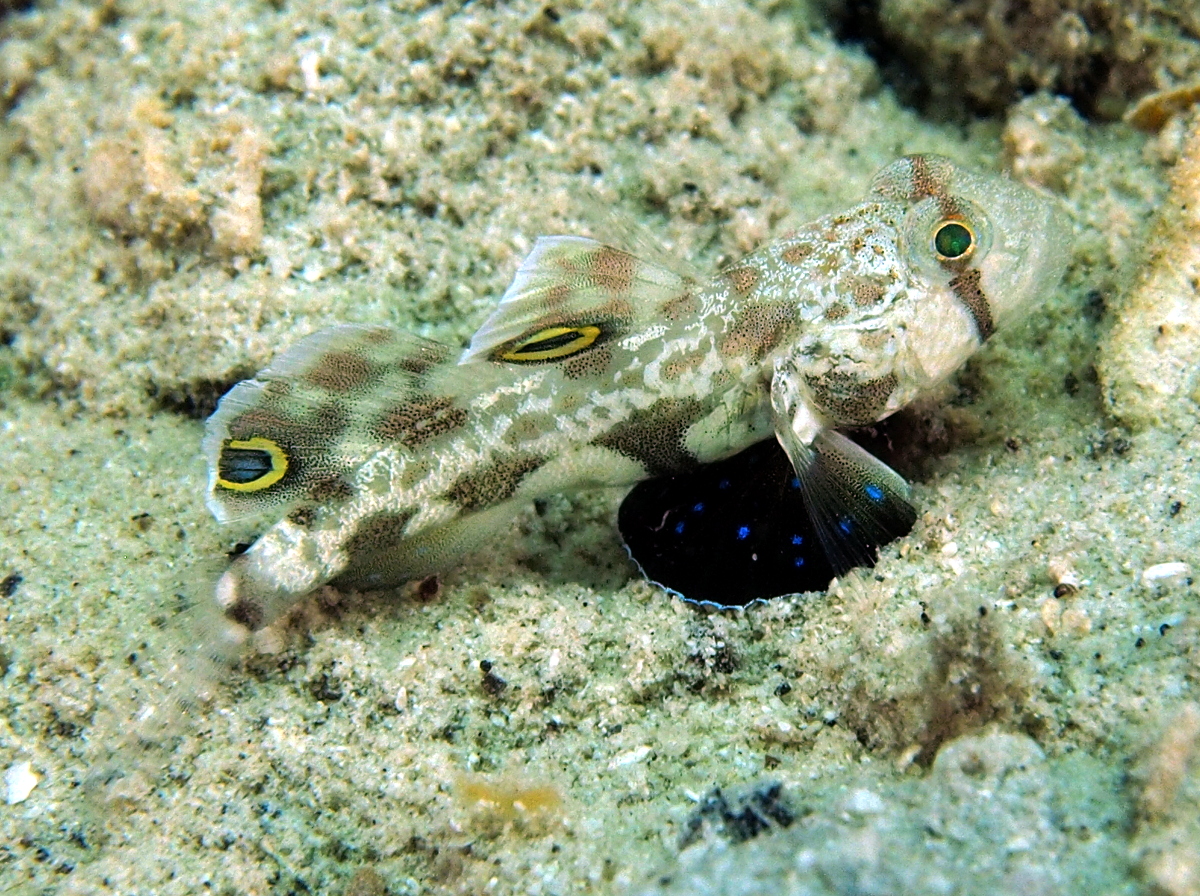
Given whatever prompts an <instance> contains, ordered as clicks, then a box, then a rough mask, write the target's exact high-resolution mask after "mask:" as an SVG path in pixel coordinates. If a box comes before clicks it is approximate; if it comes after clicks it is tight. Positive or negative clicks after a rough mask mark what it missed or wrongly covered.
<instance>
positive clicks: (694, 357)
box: [660, 351, 707, 380]
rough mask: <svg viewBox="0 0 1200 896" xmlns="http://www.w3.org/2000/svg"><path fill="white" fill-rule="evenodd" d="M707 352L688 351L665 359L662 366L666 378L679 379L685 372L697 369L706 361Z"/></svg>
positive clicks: (663, 375)
mask: <svg viewBox="0 0 1200 896" xmlns="http://www.w3.org/2000/svg"><path fill="white" fill-rule="evenodd" d="M706 357H707V354H706V353H705V352H703V351H699V352H687V353H684V354H682V355H680V356H679V357H676V358H672V359H671V360H670V361H665V362H664V363H663V365H662V367H661V368H660V370H661V372H662V378H663V379H664V380H677V379H679V378H680V377H681V376H683V375H684V374H685V373H688V372H689V371H692V370H695V369H696V368H698V367H699V366H700V365H701V364H703V363H704V359H705V358H706Z"/></svg>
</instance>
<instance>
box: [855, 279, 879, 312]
mask: <svg viewBox="0 0 1200 896" xmlns="http://www.w3.org/2000/svg"><path fill="white" fill-rule="evenodd" d="M882 298H883V287H882V286H880V285H879V284H878V283H872V282H870V281H869V280H859V281H858V282H857V283H855V284H854V304H856V305H858V306H859V307H860V308H865V307H866V306H868V305H874V304H875V303H876V302H878V301H880V300H881V299H882Z"/></svg>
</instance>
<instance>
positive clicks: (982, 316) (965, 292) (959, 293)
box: [950, 268, 996, 342]
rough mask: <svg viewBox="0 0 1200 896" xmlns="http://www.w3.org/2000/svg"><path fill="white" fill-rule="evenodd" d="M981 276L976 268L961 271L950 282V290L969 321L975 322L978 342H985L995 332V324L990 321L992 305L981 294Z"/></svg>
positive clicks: (993, 321) (982, 293)
mask: <svg viewBox="0 0 1200 896" xmlns="http://www.w3.org/2000/svg"><path fill="white" fill-rule="evenodd" d="M980 277H981V275H980V273H979V271H978V269H976V268H971V269H969V270H966V271H963V272H962V273H961V274H959V275H958V276H957V277H955V278H954V279H953V280H951V281H950V289H951V290H953V291H954V295H955V297H956V298H957V299H958V300H959V301H960V302H962V303H963V305H964V306H965V307H966V309H967V312H968V313H969V314H970V315H971V320H973V321H974V322H975V331H976V332H977V333H978V334H979V341H980V342H987V340H988V337H990V336H991V335H992V333H994V332H995V331H996V322H995V320H993V319H992V305H991V303H990V302H989V301H988V297H987V296H986V295H985V294H984V292H983V283H982V282H981V279H980Z"/></svg>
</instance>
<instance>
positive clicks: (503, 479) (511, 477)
mask: <svg viewBox="0 0 1200 896" xmlns="http://www.w3.org/2000/svg"><path fill="white" fill-rule="evenodd" d="M545 462H546V459H545V458H544V457H540V456H538V455H534V454H510V455H508V456H506V457H500V458H497V459H496V460H494V461H492V463H491V465H490V466H486V467H483V468H482V469H478V470H472V471H471V472H470V473H465V474H464V475H462V476H460V477H459V478H458V479H457V480H455V482H454V484H453V485H452V486H450V489H449V491H448V492H447V493H446V497H447V498H449V499H450V500H451V501H453V502H454V503H455V504H457V505H458V506H459V507H461V508H462V509H463V510H468V511H469V510H479V509H480V508H483V507H491V506H492V505H493V504H499V503H500V502H501V501H504V500H507V499H508V498H511V497H512V496H513V492H515V491H516V490H517V486H519V485H520V484H521V480H522V479H524V478H525V477H526V476H528V475H529V474H530V473H532V472H533V471H534V470H536V469H537V468H538V467H540V466H541V465H542V464H544V463H545Z"/></svg>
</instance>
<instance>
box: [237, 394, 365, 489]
mask: <svg viewBox="0 0 1200 896" xmlns="http://www.w3.org/2000/svg"><path fill="white" fill-rule="evenodd" d="M347 425H348V419H347V410H346V408H343V407H340V405H337V404H323V405H320V407H319V408H316V409H314V410H312V413H310V414H305V415H302V416H298V417H289V416H284V415H282V414H276V413H272V411H270V410H266V409H254V410H247V411H246V413H245V414H242V415H241V416H240V417H235V419H234V420H230V421H229V429H228V433H229V438H230V439H235V440H245V439H254V438H264V439H270V440H272V441H275V443H276V444H277V445H280V447H282V449H283V450H284V451H288V450H289V449H292V447H293V446H302V447H304V449H305V450H306V452H307V453H310V455H311V453H312V452H313V450H314V449H326V447H329V446H331V445H332V444H334V443H335V441H336V440H337V439H340V438H341V437H342V433H344V432H346V427H347ZM298 459H299V458H296V457H295V456H294V455H292V453H290V451H289V457H288V462H289V464H293V465H294V464H295V462H296V461H298ZM289 473H290V470H289Z"/></svg>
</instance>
